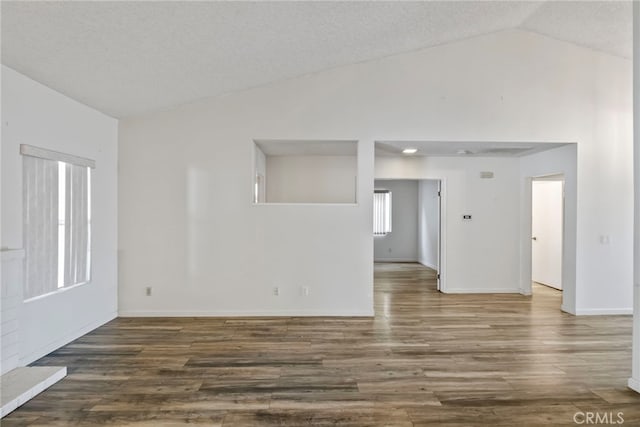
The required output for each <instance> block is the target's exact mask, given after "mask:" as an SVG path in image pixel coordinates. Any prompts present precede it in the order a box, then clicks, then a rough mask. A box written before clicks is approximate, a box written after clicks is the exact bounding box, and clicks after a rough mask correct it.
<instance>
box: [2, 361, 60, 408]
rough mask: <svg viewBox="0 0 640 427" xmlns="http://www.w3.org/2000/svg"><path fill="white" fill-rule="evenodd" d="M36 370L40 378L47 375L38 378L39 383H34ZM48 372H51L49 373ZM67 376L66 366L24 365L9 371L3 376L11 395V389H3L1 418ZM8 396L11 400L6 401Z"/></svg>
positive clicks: (4, 384) (3, 382) (3, 383)
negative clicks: (8, 394)
mask: <svg viewBox="0 0 640 427" xmlns="http://www.w3.org/2000/svg"><path fill="white" fill-rule="evenodd" d="M52 371H54V372H52ZM34 372H35V373H39V374H40V378H42V375H43V374H44V375H45V376H46V377H45V378H44V379H41V380H36V381H38V382H37V383H33V381H34V379H33V377H34V375H33V374H34ZM48 372H51V373H50V374H47V373H48ZM65 376H67V368H66V367H64V366H61V367H56V366H34V367H28V368H27V367H24V368H16V369H14V370H12V371H9V372H7V373H6V374H4V375H3V377H5V378H3V381H2V385H3V386H5V387H7V388H9V389H10V391H11V396H7V392H8V391H9V390H4V389H3V390H2V393H1V394H2V397H3V402H2V408H0V418H1V417H4V416H6V415H7V414H9V413H11V412H12V411H14V410H16V409H17V408H18V407H19V406H22V405H24V404H25V403H27V402H28V401H29V400H31V399H33V398H34V397H36V396H37V395H38V394H40V393H42V392H43V391H45V390H46V389H48V388H49V387H51V386H52V385H54V384H55V383H57V382H58V381H60V380H61V379H63V378H64V377H65ZM25 382H26V384H25ZM29 383H31V384H29ZM16 386H18V390H16ZM23 387H27V388H26V389H25V388H23ZM16 393H18V394H16ZM7 398H9V399H10V400H8V401H5V400H4V399H7Z"/></svg>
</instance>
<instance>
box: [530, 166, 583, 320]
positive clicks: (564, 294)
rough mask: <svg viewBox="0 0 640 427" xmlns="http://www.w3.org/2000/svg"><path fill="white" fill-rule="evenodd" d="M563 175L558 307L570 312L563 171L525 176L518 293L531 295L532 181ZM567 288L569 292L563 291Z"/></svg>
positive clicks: (571, 288)
mask: <svg viewBox="0 0 640 427" xmlns="http://www.w3.org/2000/svg"><path fill="white" fill-rule="evenodd" d="M558 176H562V177H563V180H562V181H563V185H562V262H561V269H562V305H561V306H560V309H561V310H562V311H564V312H567V313H571V314H574V313H572V311H571V310H569V309H568V307H567V303H568V301H567V298H569V297H570V295H574V294H575V275H574V276H573V277H574V279H573V280H571V278H570V277H569V276H570V275H569V272H570V271H569V265H568V257H567V244H568V231H569V230H568V228H567V208H566V191H565V190H566V181H567V176H566V173H565V172H554V173H547V174H543V175H536V176H529V177H526V178H525V190H526V193H525V196H524V201H525V205H524V206H523V212H522V213H523V216H524V217H523V219H524V221H525V228H526V234H525V235H523V236H521V238H522V239H523V240H525V239H526V242H524V244H523V246H521V247H522V250H523V252H524V253H523V255H524V259H523V264H522V269H521V278H522V280H523V282H521V284H520V293H522V294H523V295H532V293H533V277H532V257H533V253H532V252H533V251H532V244H531V238H532V237H533V221H532V216H533V215H532V214H533V181H536V180H542V179H545V178H550V177H558ZM566 290H569V292H565V291H566Z"/></svg>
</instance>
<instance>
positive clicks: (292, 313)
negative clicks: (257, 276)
mask: <svg viewBox="0 0 640 427" xmlns="http://www.w3.org/2000/svg"><path fill="white" fill-rule="evenodd" d="M373 316H374V313H373V310H370V311H369V310H367V311H361V310H354V311H342V310H271V311H268V310H265V311H262V310H257V311H226V310H212V311H201V310H188V311H183V310H175V311H174V310H122V311H120V312H119V317H373Z"/></svg>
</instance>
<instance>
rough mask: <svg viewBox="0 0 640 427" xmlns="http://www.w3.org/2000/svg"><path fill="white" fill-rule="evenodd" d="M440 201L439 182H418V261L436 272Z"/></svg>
mask: <svg viewBox="0 0 640 427" xmlns="http://www.w3.org/2000/svg"><path fill="white" fill-rule="evenodd" d="M438 199H439V197H438V181H434V180H421V181H418V261H419V262H420V263H421V264H423V265H425V266H427V267H429V268H432V269H434V270H437V269H438V233H439V232H440V211H439V210H440V203H439V200H438Z"/></svg>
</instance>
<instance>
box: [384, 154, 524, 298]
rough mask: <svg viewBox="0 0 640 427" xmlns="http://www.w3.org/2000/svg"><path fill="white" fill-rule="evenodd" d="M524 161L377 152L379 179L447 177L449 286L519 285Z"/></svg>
mask: <svg viewBox="0 0 640 427" xmlns="http://www.w3.org/2000/svg"><path fill="white" fill-rule="evenodd" d="M518 165H519V162H518V159H517V158H490V157H478V158H472V157H416V158H383V157H379V158H376V166H375V176H376V178H378V179H381V178H404V179H441V180H442V181H443V199H442V203H443V205H444V209H443V210H444V222H443V224H444V225H445V227H444V236H445V239H446V244H445V245H444V247H443V254H442V255H443V269H442V270H444V272H443V278H444V281H443V284H444V287H443V289H442V291H443V292H446V293H460V292H518V291H519V290H518V286H517V284H518V280H517V279H518V273H519V270H518V262H519V258H518V237H517V236H518V223H519V218H520V214H519V209H518V202H519V192H518V190H519V188H518V173H519V171H518ZM481 171H492V172H494V178H492V179H482V178H480V172H481ZM466 214H469V215H471V216H472V219H471V221H464V220H463V219H462V216H463V215H466Z"/></svg>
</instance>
